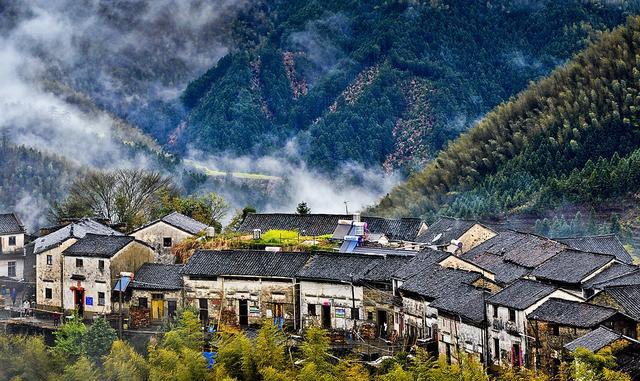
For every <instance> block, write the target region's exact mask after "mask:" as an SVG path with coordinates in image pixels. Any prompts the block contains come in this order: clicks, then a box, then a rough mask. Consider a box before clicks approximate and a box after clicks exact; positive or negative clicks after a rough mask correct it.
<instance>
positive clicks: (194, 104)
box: [169, 0, 634, 172]
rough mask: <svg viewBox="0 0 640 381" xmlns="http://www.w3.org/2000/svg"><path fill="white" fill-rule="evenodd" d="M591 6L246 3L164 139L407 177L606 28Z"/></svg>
mask: <svg viewBox="0 0 640 381" xmlns="http://www.w3.org/2000/svg"><path fill="white" fill-rule="evenodd" d="M629 4H630V3H628V2H621V3H615V4H614V3H611V2H600V1H571V0H567V1H541V2H537V1H536V2H531V1H521V0H518V1H513V0H499V1H491V2H475V1H474V2H469V1H456V0H450V1H383V2H379V1H365V2H363V1H355V0H353V1H315V0H312V1H305V2H291V1H277V0H271V1H269V0H264V1H260V2H254V3H253V5H252V6H251V7H249V9H246V10H245V11H244V12H241V13H240V14H239V15H238V16H237V17H238V19H237V21H236V23H235V26H234V28H233V30H234V32H233V35H234V38H235V40H236V41H238V46H237V47H236V49H234V50H232V51H231V52H230V53H229V54H228V55H226V56H225V57H223V58H222V59H221V60H220V61H219V62H218V63H217V65H216V66H215V67H213V68H211V69H210V70H208V71H207V72H206V73H205V74H204V75H203V76H201V77H200V78H198V79H197V80H194V81H193V82H191V83H190V85H189V86H188V87H187V89H186V90H185V92H184V93H183V94H182V100H183V104H184V106H185V107H186V108H187V109H188V110H189V111H188V116H187V118H186V123H185V124H182V125H181V126H180V127H179V128H176V130H175V131H174V133H173V134H172V136H171V138H170V139H169V141H170V142H171V143H172V144H173V145H174V149H175V150H177V151H181V150H184V149H185V147H187V145H189V147H195V148H197V149H199V150H202V151H205V152H220V151H225V152H231V153H233V154H243V155H246V154H254V155H263V154H272V153H274V152H277V151H279V150H280V149H282V148H283V147H284V146H285V145H286V143H287V142H288V141H289V140H290V139H294V141H295V142H296V143H297V145H296V147H297V148H298V151H299V152H300V155H301V156H302V158H303V159H304V160H306V161H307V163H309V164H310V165H311V166H312V167H314V168H316V169H321V170H324V171H326V172H331V171H332V170H333V169H334V168H336V167H338V166H341V165H344V164H345V163H348V162H355V163H358V164H361V165H363V166H365V167H377V168H380V167H381V166H383V167H384V169H386V170H387V171H391V170H394V169H398V168H400V169H403V170H405V171H407V172H411V170H412V169H414V168H420V167H421V166H422V165H423V164H424V163H425V162H426V161H427V160H429V159H432V158H433V157H435V155H436V154H437V152H438V150H440V149H441V148H442V147H443V146H444V145H445V144H446V143H447V142H448V141H449V140H450V139H452V138H455V137H456V136H457V135H458V134H459V133H460V132H461V131H464V130H465V129H466V128H467V127H468V126H469V125H471V124H472V122H473V121H474V120H476V119H477V118H478V117H479V116H481V115H483V114H484V113H486V112H488V111H489V110H490V109H491V108H493V107H495V106H496V105H498V104H499V103H500V102H502V101H504V100H506V99H508V98H509V97H510V96H512V95H513V94H516V93H517V92H519V91H521V90H522V89H523V88H525V87H526V86H527V83H528V82H529V81H530V80H532V79H535V78H538V77H540V76H543V75H546V74H547V73H549V72H550V71H551V70H552V69H553V68H554V67H556V66H557V65H558V64H561V63H563V62H564V61H565V60H567V59H569V58H570V57H571V55H572V54H573V53H574V52H576V51H579V50H580V49H583V48H584V47H585V46H586V44H587V43H588V41H589V40H592V39H594V38H596V37H597V35H598V34H599V31H602V30H605V29H607V28H610V27H613V26H616V25H618V24H619V23H621V22H623V21H624V18H625V16H626V15H627V14H629V13H630V12H633V11H634V10H633V9H631V8H630V7H631V6H630V5H629Z"/></svg>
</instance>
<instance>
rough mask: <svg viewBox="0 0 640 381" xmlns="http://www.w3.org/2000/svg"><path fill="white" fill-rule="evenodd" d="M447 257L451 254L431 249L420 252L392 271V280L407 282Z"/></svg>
mask: <svg viewBox="0 0 640 381" xmlns="http://www.w3.org/2000/svg"><path fill="white" fill-rule="evenodd" d="M449 255H451V254H449V253H445V252H442V251H437V250H432V249H426V250H423V251H420V252H418V253H417V254H416V255H415V257H413V258H412V259H411V260H410V261H409V262H407V263H406V264H405V265H403V266H401V267H400V268H398V269H397V270H396V271H394V273H393V278H396V279H401V280H407V279H409V278H411V277H413V276H416V275H418V274H420V273H421V272H422V271H425V270H426V269H429V268H431V266H433V265H434V264H436V263H439V262H440V261H442V260H443V259H445V258H446V257H448V256H449Z"/></svg>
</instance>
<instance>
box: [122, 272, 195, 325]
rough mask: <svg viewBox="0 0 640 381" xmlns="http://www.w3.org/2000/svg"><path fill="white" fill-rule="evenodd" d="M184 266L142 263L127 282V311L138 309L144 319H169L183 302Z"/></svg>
mask: <svg viewBox="0 0 640 381" xmlns="http://www.w3.org/2000/svg"><path fill="white" fill-rule="evenodd" d="M183 267H184V265H175V264H174V265H165V264H162V263H145V264H143V265H142V267H140V269H138V271H137V272H136V273H135V275H134V278H133V281H131V284H130V285H129V288H130V289H131V305H130V310H131V311H133V310H136V309H137V310H139V311H140V313H139V314H138V315H140V314H144V317H145V318H146V319H147V320H149V319H150V320H152V321H162V320H167V319H169V320H170V319H172V318H173V317H174V315H175V313H176V311H177V309H178V308H179V307H184V305H183V300H184V299H183V292H182V290H183V284H182V268H183ZM132 315H133V313H132Z"/></svg>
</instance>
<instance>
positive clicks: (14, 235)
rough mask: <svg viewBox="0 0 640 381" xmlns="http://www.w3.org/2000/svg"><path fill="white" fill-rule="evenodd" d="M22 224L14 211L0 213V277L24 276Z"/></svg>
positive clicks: (15, 277)
mask: <svg viewBox="0 0 640 381" xmlns="http://www.w3.org/2000/svg"><path fill="white" fill-rule="evenodd" d="M24 245H25V229H24V225H23V224H22V222H21V221H20V219H19V218H18V216H16V215H15V214H14V213H9V214H0V277H7V278H11V279H15V280H20V279H23V276H24V262H25V260H24V256H25V254H24Z"/></svg>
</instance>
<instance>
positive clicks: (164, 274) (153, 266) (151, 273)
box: [131, 263, 184, 290]
mask: <svg viewBox="0 0 640 381" xmlns="http://www.w3.org/2000/svg"><path fill="white" fill-rule="evenodd" d="M183 267H184V265H164V264H160V263H145V264H144V265H142V267H140V269H139V270H138V271H137V272H136V273H135V274H134V278H133V279H134V280H133V282H131V288H134V289H138V290H180V289H181V288H182V274H181V271H182V268H183Z"/></svg>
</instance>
